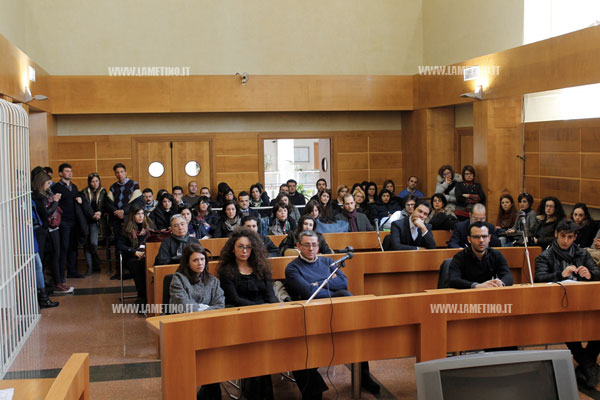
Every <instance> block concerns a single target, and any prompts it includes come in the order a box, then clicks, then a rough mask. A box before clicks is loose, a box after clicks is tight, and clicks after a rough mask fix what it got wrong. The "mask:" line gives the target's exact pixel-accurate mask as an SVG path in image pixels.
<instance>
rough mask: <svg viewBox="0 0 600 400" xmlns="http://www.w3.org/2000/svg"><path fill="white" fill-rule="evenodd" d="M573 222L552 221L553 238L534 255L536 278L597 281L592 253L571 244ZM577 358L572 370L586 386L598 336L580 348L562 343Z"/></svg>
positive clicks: (593, 376)
mask: <svg viewBox="0 0 600 400" xmlns="http://www.w3.org/2000/svg"><path fill="white" fill-rule="evenodd" d="M576 232H577V225H576V224H575V223H574V222H573V221H569V220H565V219H563V220H562V221H560V222H559V223H558V224H557V225H556V229H555V231H554V240H553V241H552V242H551V244H550V246H548V248H547V249H546V250H544V251H543V252H542V253H541V254H540V255H539V256H537V258H536V259H535V281H536V282H560V281H564V280H567V279H570V280H577V281H598V280H600V270H599V269H598V267H597V266H596V263H595V262H594V260H593V259H592V256H591V255H590V254H589V253H588V252H587V251H586V250H585V249H582V248H580V247H579V246H577V245H576V244H575V238H576V237H577V233H576ZM566 344H567V347H568V348H569V350H571V353H572V354H573V358H575V361H577V364H579V365H578V366H577V368H575V373H576V375H577V376H578V380H582V381H583V382H584V384H585V385H586V386H588V387H594V386H596V385H598V365H597V362H598V355H599V354H600V340H590V341H588V343H587V347H586V348H584V347H583V346H582V344H581V342H568V343H566Z"/></svg>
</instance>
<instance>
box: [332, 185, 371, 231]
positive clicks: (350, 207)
mask: <svg viewBox="0 0 600 400" xmlns="http://www.w3.org/2000/svg"><path fill="white" fill-rule="evenodd" d="M335 219H336V220H338V221H346V222H347V223H348V232H367V231H373V230H375V228H373V225H371V222H369V218H367V216H366V215H365V214H363V213H359V212H358V211H356V202H355V201H354V196H352V195H351V194H350V193H348V194H347V195H345V196H344V206H343V208H342V211H341V212H340V213H339V214H338V215H336V217H335Z"/></svg>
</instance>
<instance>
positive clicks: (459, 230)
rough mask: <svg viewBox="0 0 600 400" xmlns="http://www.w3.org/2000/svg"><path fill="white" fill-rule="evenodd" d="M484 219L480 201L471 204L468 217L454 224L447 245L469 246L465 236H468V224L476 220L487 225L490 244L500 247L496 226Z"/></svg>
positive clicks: (484, 211)
mask: <svg viewBox="0 0 600 400" xmlns="http://www.w3.org/2000/svg"><path fill="white" fill-rule="evenodd" d="M485 220H486V210H485V206H484V205H483V204H481V203H477V204H475V205H474V206H473V210H471V212H470V213H469V219H468V220H465V221H461V222H459V223H457V224H455V225H454V230H453V232H452V237H451V238H450V241H449V242H448V247H450V248H455V249H464V248H465V247H469V242H468V240H467V237H468V236H469V226H470V225H471V224H472V223H474V222H478V221H480V222H483V223H484V224H485V225H486V226H487V227H488V233H489V235H490V246H492V247H502V242H500V239H498V236H497V235H496V228H495V227H494V225H492V224H490V223H489V222H485Z"/></svg>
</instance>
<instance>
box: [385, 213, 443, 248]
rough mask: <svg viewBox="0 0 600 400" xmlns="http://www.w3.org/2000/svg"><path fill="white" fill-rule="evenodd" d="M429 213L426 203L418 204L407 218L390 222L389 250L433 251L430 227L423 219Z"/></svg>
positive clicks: (433, 242)
mask: <svg viewBox="0 0 600 400" xmlns="http://www.w3.org/2000/svg"><path fill="white" fill-rule="evenodd" d="M430 211H431V206H430V205H429V203H427V202H420V203H419V204H418V205H417V207H415V209H414V211H413V212H412V213H411V214H410V216H409V217H408V218H402V219H400V220H398V221H394V222H392V232H391V234H390V237H391V239H390V241H391V250H419V249H423V248H424V249H435V239H434V238H433V233H431V225H430V224H426V223H425V219H426V218H427V216H428V215H429V212H430Z"/></svg>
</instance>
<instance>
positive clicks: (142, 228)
mask: <svg viewBox="0 0 600 400" xmlns="http://www.w3.org/2000/svg"><path fill="white" fill-rule="evenodd" d="M152 226H153V224H152V221H151V220H150V218H147V217H146V213H145V212H144V209H143V208H139V207H137V206H133V207H131V210H129V214H128V215H127V220H126V221H125V225H124V226H123V230H122V231H121V234H120V235H119V237H118V238H117V250H118V251H119V252H120V253H121V254H122V257H123V271H125V270H127V271H129V273H130V274H131V275H133V281H134V282H135V288H136V289H137V296H138V302H139V303H141V304H144V303H145V302H146V240H147V239H148V235H149V234H150V230H151V229H152ZM111 279H119V271H117V273H116V274H115V275H114V276H113V277H111Z"/></svg>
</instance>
